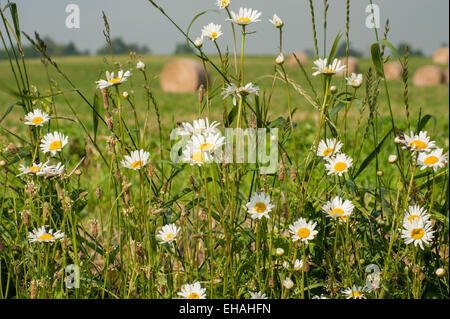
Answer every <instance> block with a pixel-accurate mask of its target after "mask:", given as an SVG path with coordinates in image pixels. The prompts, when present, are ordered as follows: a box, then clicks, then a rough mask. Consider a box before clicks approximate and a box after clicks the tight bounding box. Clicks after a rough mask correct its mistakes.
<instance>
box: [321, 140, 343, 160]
mask: <svg viewBox="0 0 450 319" xmlns="http://www.w3.org/2000/svg"><path fill="white" fill-rule="evenodd" d="M343 146H344V144H342V143H341V142H340V141H337V142H336V139H335V138H327V139H326V140H321V141H320V142H319V147H318V148H317V156H321V157H330V156H333V155H336V154H338V153H339V151H340V150H341V148H342V147H343Z"/></svg>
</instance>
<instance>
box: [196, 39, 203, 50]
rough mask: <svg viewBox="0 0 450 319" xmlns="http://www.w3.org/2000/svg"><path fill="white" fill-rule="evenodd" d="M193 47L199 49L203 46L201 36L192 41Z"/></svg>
mask: <svg viewBox="0 0 450 319" xmlns="http://www.w3.org/2000/svg"><path fill="white" fill-rule="evenodd" d="M194 45H195V47H196V48H198V49H200V48H201V47H202V46H203V36H202V37H198V38H196V39H195V41H194Z"/></svg>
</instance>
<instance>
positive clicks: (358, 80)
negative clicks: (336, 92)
mask: <svg viewBox="0 0 450 319" xmlns="http://www.w3.org/2000/svg"><path fill="white" fill-rule="evenodd" d="M345 79H346V80H347V85H350V86H353V87H354V88H355V89H357V88H359V87H360V86H361V84H362V81H363V75H362V74H356V73H352V74H351V75H350V76H349V77H348V78H345Z"/></svg>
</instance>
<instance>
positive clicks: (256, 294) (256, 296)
mask: <svg viewBox="0 0 450 319" xmlns="http://www.w3.org/2000/svg"><path fill="white" fill-rule="evenodd" d="M249 293H250V296H251V299H267V296H266V294H263V293H262V292H261V291H257V292H251V291H249Z"/></svg>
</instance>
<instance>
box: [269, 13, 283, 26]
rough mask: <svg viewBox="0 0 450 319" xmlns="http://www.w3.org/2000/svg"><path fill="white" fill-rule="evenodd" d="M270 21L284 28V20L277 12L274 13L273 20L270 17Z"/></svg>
mask: <svg viewBox="0 0 450 319" xmlns="http://www.w3.org/2000/svg"><path fill="white" fill-rule="evenodd" d="M269 22H270V23H272V24H273V25H274V26H275V27H277V28H282V27H283V25H284V22H283V20H281V19H280V17H279V16H277V15H276V14H274V15H273V18H272V20H270V19H269Z"/></svg>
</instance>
